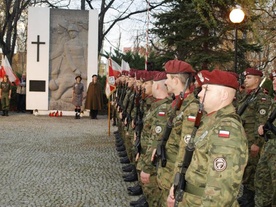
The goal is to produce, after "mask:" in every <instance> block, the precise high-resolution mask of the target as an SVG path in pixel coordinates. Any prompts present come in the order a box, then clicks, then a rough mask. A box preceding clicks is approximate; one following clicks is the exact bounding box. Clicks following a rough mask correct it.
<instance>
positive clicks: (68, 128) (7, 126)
mask: <svg viewBox="0 0 276 207" xmlns="http://www.w3.org/2000/svg"><path fill="white" fill-rule="evenodd" d="M0 125H1V133H0V186H1V188H0V207H94V206H96V207H107V206H111V207H113V206H114V207H117V206H118V207H124V206H129V202H130V201H131V200H137V199H138V197H137V196H135V197H131V196H129V195H128V194H127V190H126V189H127V187H129V186H133V185H134V184H135V183H125V182H124V181H123V179H122V174H123V173H122V165H121V164H120V163H119V157H118V156H117V152H116V150H115V144H114V143H115V140H114V137H113V131H115V130H116V128H113V127H112V126H111V136H110V137H109V136H108V124H107V116H99V119H98V120H91V119H89V118H88V117H84V118H82V119H80V120H75V119H74V118H73V117H49V116H34V115H32V114H28V113H26V114H21V113H20V114H17V113H10V116H9V117H2V116H0Z"/></svg>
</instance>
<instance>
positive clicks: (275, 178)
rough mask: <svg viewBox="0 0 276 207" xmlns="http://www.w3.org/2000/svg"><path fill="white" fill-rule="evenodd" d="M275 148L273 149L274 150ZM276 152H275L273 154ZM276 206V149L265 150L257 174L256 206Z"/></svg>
mask: <svg viewBox="0 0 276 207" xmlns="http://www.w3.org/2000/svg"><path fill="white" fill-rule="evenodd" d="M272 147H273V149H272ZM273 151H274V152H273ZM269 205H272V206H276V149H275V146H271V148H270V149H269V147H268V148H265V149H264V152H263V153H262V154H261V158H260V160H259V163H258V166H257V169H256V174H255V206H256V207H263V206H269Z"/></svg>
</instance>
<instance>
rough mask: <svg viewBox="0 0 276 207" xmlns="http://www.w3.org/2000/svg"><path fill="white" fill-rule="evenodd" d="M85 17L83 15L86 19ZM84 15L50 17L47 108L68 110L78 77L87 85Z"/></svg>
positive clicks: (58, 14) (85, 17) (77, 13)
mask: <svg viewBox="0 0 276 207" xmlns="http://www.w3.org/2000/svg"><path fill="white" fill-rule="evenodd" d="M85 15H86V16H85ZM87 18H88V17H87V13H79V12H77V11H76V13H75V15H72V13H70V15H66V13H64V14H62V13H60V12H59V13H57V14H55V13H53V14H51V31H52V32H51V38H50V43H51V45H50V73H49V76H50V77H49V90H50V95H49V103H50V104H49V109H50V110H63V111H71V110H73V109H74V105H73V104H72V87H73V84H74V83H75V77H76V76H78V75H80V76H81V77H82V82H83V84H84V86H85V91H86V86H87V42H88V20H87Z"/></svg>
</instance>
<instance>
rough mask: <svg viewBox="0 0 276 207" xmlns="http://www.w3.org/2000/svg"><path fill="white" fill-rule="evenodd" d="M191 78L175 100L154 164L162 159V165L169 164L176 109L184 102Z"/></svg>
mask: <svg viewBox="0 0 276 207" xmlns="http://www.w3.org/2000/svg"><path fill="white" fill-rule="evenodd" d="M189 79H190V78H188V79H187V81H186V84H185V88H184V90H183V91H182V92H181V93H180V95H179V96H178V97H177V99H176V100H175V101H176V103H175V105H174V107H173V110H172V113H171V115H170V117H169V119H168V121H167V125H166V129H165V131H164V133H163V134H162V139H161V140H162V141H161V143H160V144H158V145H157V149H156V153H155V155H154V159H153V161H152V163H153V165H155V166H156V165H157V163H158V161H159V160H161V166H162V167H166V164H167V158H166V143H167V141H168V139H169V137H170V134H171V131H172V128H173V119H174V117H175V116H176V111H177V110H179V109H180V107H181V105H182V102H183V100H184V93H185V91H186V90H187V88H188V87H189V84H190V81H189Z"/></svg>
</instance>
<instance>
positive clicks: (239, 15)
mask: <svg viewBox="0 0 276 207" xmlns="http://www.w3.org/2000/svg"><path fill="white" fill-rule="evenodd" d="M229 18H230V21H231V22H232V23H234V24H235V61H234V66H235V73H236V72H237V69H238V62H237V46H238V45H237V39H238V30H237V24H239V23H241V22H242V21H243V19H244V12H243V10H242V9H240V8H235V9H233V10H232V11H231V12H230V15H229Z"/></svg>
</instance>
